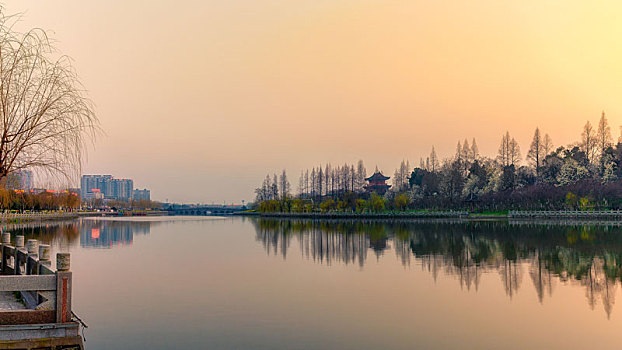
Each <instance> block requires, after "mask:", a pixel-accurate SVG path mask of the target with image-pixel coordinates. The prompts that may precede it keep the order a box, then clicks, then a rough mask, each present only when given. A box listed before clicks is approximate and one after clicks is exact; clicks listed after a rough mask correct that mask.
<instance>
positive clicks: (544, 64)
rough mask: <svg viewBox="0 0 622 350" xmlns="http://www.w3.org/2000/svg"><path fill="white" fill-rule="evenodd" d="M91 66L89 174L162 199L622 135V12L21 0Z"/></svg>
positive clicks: (281, 0) (269, 1)
mask: <svg viewBox="0 0 622 350" xmlns="http://www.w3.org/2000/svg"><path fill="white" fill-rule="evenodd" d="M5 13H8V14H14V13H23V18H22V20H21V22H20V23H19V25H18V28H20V29H22V30H23V29H25V28H31V27H41V28H43V29H46V30H48V31H49V32H50V35H51V37H53V38H54V39H55V40H56V41H57V47H58V48H59V50H60V51H61V52H62V53H64V54H66V55H69V56H71V57H72V58H73V59H74V60H75V68H76V70H77V72H78V74H79V75H80V77H81V80H82V83H83V84H84V86H85V87H86V89H87V90H88V91H89V95H90V97H91V99H92V100H93V101H94V103H95V105H96V113H97V115H98V117H99V118H100V121H101V126H102V128H103V130H104V131H105V135H102V136H101V137H99V138H98V139H97V140H96V142H95V144H94V147H93V148H92V149H91V150H90V151H89V156H88V159H87V160H86V163H85V166H84V173H106V174H112V175H114V176H116V177H131V178H133V179H134V183H135V186H136V187H140V188H143V187H147V188H149V189H151V191H152V199H156V200H166V199H168V200H169V201H177V202H219V203H222V202H223V201H226V202H236V203H239V202H240V201H241V200H247V201H248V200H251V199H253V197H254V194H253V190H254V188H255V187H257V186H259V185H260V184H261V181H262V180H263V178H264V177H265V175H266V173H267V172H270V173H274V172H280V171H281V170H282V169H283V168H286V169H287V171H288V174H289V176H290V181H291V182H292V185H293V187H295V185H296V183H297V179H298V177H299V174H300V170H301V169H303V168H308V167H311V166H313V165H318V164H325V163H326V162H331V163H333V164H343V163H344V162H349V163H354V162H356V161H358V159H363V161H364V162H365V165H366V166H367V169H368V172H369V171H371V170H373V168H374V166H376V165H378V167H379V168H380V169H382V170H384V171H385V173H388V175H392V174H393V171H394V169H395V168H396V167H398V166H399V163H400V161H401V160H402V159H409V160H410V162H411V164H413V165H415V164H418V161H419V157H425V156H426V155H427V154H428V153H429V151H430V148H431V147H432V145H434V146H435V147H436V150H437V152H438V153H439V156H441V157H446V156H449V155H450V154H453V152H454V150H455V146H456V143H457V142H458V140H464V139H465V138H468V139H469V142H470V141H471V139H472V138H473V137H475V138H476V140H477V143H478V145H479V148H480V152H481V153H483V154H485V155H489V156H493V155H495V154H496V152H497V149H498V144H499V142H500V140H501V136H502V133H504V132H505V131H506V130H509V131H510V133H511V134H512V135H513V136H514V137H516V139H517V140H518V141H519V142H520V145H521V150H522V153H523V156H524V155H526V153H527V150H528V147H529V142H530V140H531V137H532V135H533V131H534V129H535V128H536V126H539V127H540V128H541V130H542V131H543V132H546V133H549V134H550V136H551V138H552V139H553V142H554V144H555V146H559V145H566V144H568V143H571V142H575V141H577V140H578V139H579V136H580V134H581V129H582V126H583V125H584V124H585V122H586V120H588V119H589V120H590V121H591V122H592V123H593V124H597V122H598V118H599V117H600V114H601V111H603V110H604V111H605V112H606V113H607V116H608V117H609V122H610V124H611V127H612V132H613V137H614V139H617V138H618V136H619V126H620V124H622V103H621V102H620V99H621V97H622V65H621V63H620V62H622V40H621V39H622V21H620V20H619V19H620V18H621V16H622V2H619V1H590V2H587V1H571V0H564V1H535V0H523V1H498V0H469V1H414V0H413V1H405V0H401V1H393V0H383V1H380V0H376V1H370V0H341V1H338V0H295V1H292V0H248V1H238V0H227V1H224V0H219V1H213V0H200V1H172V0H170V1H150V2H142V1H140V2H139V1H116V0H109V1H77V0H66V1H65V0H59V1H40V0H38V1H32V0H27V1H24V0H20V1H10V2H5Z"/></svg>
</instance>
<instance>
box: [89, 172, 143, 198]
mask: <svg viewBox="0 0 622 350" xmlns="http://www.w3.org/2000/svg"><path fill="white" fill-rule="evenodd" d="M96 193H101V194H103V196H104V199H116V200H130V199H132V195H133V194H134V181H132V179H115V178H114V177H112V175H82V179H81V181H80V196H81V197H82V198H83V199H88V198H94V196H95V194H96Z"/></svg>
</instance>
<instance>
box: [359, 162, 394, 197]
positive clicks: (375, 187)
mask: <svg viewBox="0 0 622 350" xmlns="http://www.w3.org/2000/svg"><path fill="white" fill-rule="evenodd" d="M388 179H390V177H388V176H384V175H382V173H381V172H380V171H378V170H377V169H376V172H375V173H374V175H372V176H370V177H367V178H365V181H367V182H368V184H367V185H365V190H366V191H367V192H369V193H371V192H376V193H377V194H379V195H381V196H382V195H384V194H385V193H386V192H387V190H388V189H389V187H391V185H387V184H386V181H387V180H388Z"/></svg>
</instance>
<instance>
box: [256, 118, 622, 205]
mask: <svg viewBox="0 0 622 350" xmlns="http://www.w3.org/2000/svg"><path fill="white" fill-rule="evenodd" d="M367 176H368V173H367V170H366V168H365V166H364V165H363V161H362V160H360V161H358V164H356V165H354V164H344V165H343V166H334V165H332V164H324V165H320V166H318V167H313V168H312V169H310V170H306V171H302V172H301V174H300V178H299V181H298V188H297V191H293V190H292V189H291V185H290V182H289V180H288V177H287V173H286V171H285V170H283V171H282V173H281V174H280V176H277V175H276V174H274V175H272V176H271V175H268V176H267V177H266V178H265V180H264V181H263V183H262V185H261V187H259V188H257V189H256V190H255V194H256V198H255V201H254V203H252V204H251V205H250V208H251V209H254V210H256V211H257V212H260V213H263V214H268V213H290V214H291V215H300V214H302V213H314V214H312V215H316V214H315V213H320V214H322V213H335V212H349V213H356V214H362V215H371V214H366V213H375V214H378V215H386V213H395V214H391V215H396V216H402V215H410V216H416V215H418V214H412V213H413V212H417V211H430V212H469V216H481V217H486V216H491V217H499V216H504V215H505V216H507V213H508V212H509V211H530V212H539V211H554V212H568V211H570V212H573V211H574V212H576V211H579V212H585V213H587V212H601V213H603V211H606V210H620V209H622V137H620V138H619V139H618V140H617V143H614V141H613V138H612V135H611V127H610V126H609V122H608V121H607V118H606V117H605V113H604V112H603V113H602V115H601V117H600V120H599V122H598V126H597V127H592V124H591V123H590V122H589V121H588V122H587V123H586V124H585V126H584V127H583V131H582V133H581V134H580V139H579V140H577V141H575V142H572V143H570V144H568V145H566V146H559V147H557V148H555V146H554V145H553V141H552V140H551V138H550V137H549V135H548V134H544V133H541V131H540V129H539V128H536V129H535V132H534V135H533V139H532V142H531V144H530V147H529V150H528V152H527V156H526V157H525V158H523V157H522V156H521V151H520V146H519V144H518V142H517V141H516V140H515V139H514V138H513V137H512V136H511V135H510V133H509V132H506V133H504V134H503V135H502V137H501V142H500V145H499V149H498V154H497V155H496V156H495V157H488V156H485V155H482V154H480V153H479V149H478V146H477V142H476V141H475V139H473V140H472V141H471V142H468V141H467V140H466V139H465V140H464V142H458V145H457V147H456V153H455V155H453V156H451V157H448V158H446V159H442V160H441V159H439V157H438V156H437V154H436V151H435V149H434V147H432V150H431V152H430V155H429V156H428V157H426V158H425V159H423V158H421V159H420V161H419V166H418V167H411V166H410V163H409V162H408V161H402V162H401V164H400V166H399V167H398V168H397V169H396V170H395V172H394V174H393V176H392V177H391V178H390V180H389V181H390V182H389V183H387V184H384V181H385V180H386V179H389V177H387V176H385V175H383V174H382V173H381V172H380V171H378V169H377V168H376V170H375V172H374V175H373V176H372V177H367ZM378 179H380V180H382V181H381V183H380V182H378ZM376 190H378V191H376ZM402 213H404V214H402ZM551 213H552V212H551ZM329 215H332V214H329ZM352 215H354V214H352ZM438 215H440V214H438ZM547 215H548V214H547ZM550 215H552V216H558V215H557V214H550ZM582 215H583V216H591V215H594V214H582ZM600 215H610V214H600ZM316 216H317V215H316ZM615 216H617V214H616V215H615Z"/></svg>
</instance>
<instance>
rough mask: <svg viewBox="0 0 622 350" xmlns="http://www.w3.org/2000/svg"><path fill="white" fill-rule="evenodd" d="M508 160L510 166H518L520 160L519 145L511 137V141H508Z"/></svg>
mask: <svg viewBox="0 0 622 350" xmlns="http://www.w3.org/2000/svg"><path fill="white" fill-rule="evenodd" d="M509 159H510V165H518V164H519V163H520V159H521V153H520V145H519V144H518V142H516V140H515V139H514V138H513V137H512V140H511V141H510V148H509Z"/></svg>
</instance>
